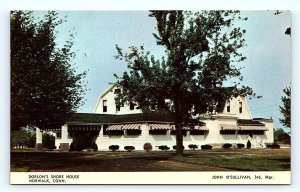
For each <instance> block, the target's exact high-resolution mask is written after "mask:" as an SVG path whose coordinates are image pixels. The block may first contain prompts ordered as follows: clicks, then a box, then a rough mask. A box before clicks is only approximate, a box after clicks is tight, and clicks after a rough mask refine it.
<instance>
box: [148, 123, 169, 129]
mask: <svg viewBox="0 0 300 192" xmlns="http://www.w3.org/2000/svg"><path fill="white" fill-rule="evenodd" d="M155 129H160V130H171V129H172V126H171V125H169V124H150V130H155Z"/></svg>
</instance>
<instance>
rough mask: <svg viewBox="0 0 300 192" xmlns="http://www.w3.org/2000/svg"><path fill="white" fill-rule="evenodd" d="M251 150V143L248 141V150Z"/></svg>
mask: <svg viewBox="0 0 300 192" xmlns="http://www.w3.org/2000/svg"><path fill="white" fill-rule="evenodd" d="M250 148H251V142H250V141H249V140H248V141H247V149H250Z"/></svg>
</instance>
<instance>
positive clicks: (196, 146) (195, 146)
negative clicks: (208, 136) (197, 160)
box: [188, 144, 198, 150]
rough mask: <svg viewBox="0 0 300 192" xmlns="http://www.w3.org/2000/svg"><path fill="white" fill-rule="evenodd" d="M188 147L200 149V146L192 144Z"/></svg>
mask: <svg viewBox="0 0 300 192" xmlns="http://www.w3.org/2000/svg"><path fill="white" fill-rule="evenodd" d="M188 147H189V148H190V149H192V150H195V149H198V145H195V144H190V145H189V146H188Z"/></svg>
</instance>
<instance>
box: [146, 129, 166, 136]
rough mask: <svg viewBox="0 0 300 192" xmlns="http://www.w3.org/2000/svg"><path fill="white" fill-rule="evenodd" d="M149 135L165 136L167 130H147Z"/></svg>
mask: <svg viewBox="0 0 300 192" xmlns="http://www.w3.org/2000/svg"><path fill="white" fill-rule="evenodd" d="M149 134H151V135H166V134H167V130H162V129H154V130H149Z"/></svg>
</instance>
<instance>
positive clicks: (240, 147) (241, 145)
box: [236, 143, 245, 149]
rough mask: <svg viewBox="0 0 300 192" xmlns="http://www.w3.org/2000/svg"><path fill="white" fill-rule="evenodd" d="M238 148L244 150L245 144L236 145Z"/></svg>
mask: <svg viewBox="0 0 300 192" xmlns="http://www.w3.org/2000/svg"><path fill="white" fill-rule="evenodd" d="M236 147H237V148H238V149H242V148H244V147H245V144H243V143H238V144H236Z"/></svg>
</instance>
